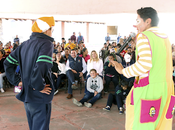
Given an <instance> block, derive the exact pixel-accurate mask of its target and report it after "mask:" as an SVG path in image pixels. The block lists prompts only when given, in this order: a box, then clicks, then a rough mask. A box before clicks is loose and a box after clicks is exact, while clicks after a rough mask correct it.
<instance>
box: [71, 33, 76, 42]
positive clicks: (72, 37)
mask: <svg viewBox="0 0 175 130" xmlns="http://www.w3.org/2000/svg"><path fill="white" fill-rule="evenodd" d="M70 39H71V42H73V41H74V42H76V36H75V32H73V35H72V36H71V37H70Z"/></svg>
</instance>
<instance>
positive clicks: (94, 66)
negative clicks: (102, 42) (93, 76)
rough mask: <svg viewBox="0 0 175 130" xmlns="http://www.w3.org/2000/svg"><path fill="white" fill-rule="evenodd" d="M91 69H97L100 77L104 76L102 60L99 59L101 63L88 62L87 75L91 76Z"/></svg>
mask: <svg viewBox="0 0 175 130" xmlns="http://www.w3.org/2000/svg"><path fill="white" fill-rule="evenodd" d="M91 69H95V70H96V71H97V73H98V74H99V75H101V76H102V75H103V74H102V72H103V61H102V60H101V59H99V61H91V62H90V60H88V62H87V71H88V73H87V75H89V72H90V70H91Z"/></svg>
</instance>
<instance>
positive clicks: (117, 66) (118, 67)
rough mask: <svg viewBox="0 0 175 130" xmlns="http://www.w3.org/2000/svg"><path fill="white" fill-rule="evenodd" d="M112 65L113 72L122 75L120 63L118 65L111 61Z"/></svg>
mask: <svg viewBox="0 0 175 130" xmlns="http://www.w3.org/2000/svg"><path fill="white" fill-rule="evenodd" d="M111 62H112V64H113V65H114V66H115V70H116V71H117V72H118V73H119V74H122V70H123V66H122V64H121V63H118V62H117V61H111Z"/></svg>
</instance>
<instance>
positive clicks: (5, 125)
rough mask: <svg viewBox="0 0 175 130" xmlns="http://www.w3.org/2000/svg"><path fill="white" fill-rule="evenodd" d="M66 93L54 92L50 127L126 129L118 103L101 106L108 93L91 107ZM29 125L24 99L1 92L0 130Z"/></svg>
mask: <svg viewBox="0 0 175 130" xmlns="http://www.w3.org/2000/svg"><path fill="white" fill-rule="evenodd" d="M66 96H67V94H65V93H64V91H61V92H59V93H58V94H57V95H56V96H54V99H53V103H52V115H51V123H50V130H124V124H125V115H119V113H118V110H117V107H116V106H113V107H112V110H111V111H110V112H106V111H103V110H102V108H103V107H104V106H105V104H106V101H107V96H108V95H105V96H103V98H102V99H101V100H99V101H97V103H96V104H94V106H93V107H92V108H87V107H77V106H75V105H74V104H73V103H72V100H67V99H66ZM74 97H75V98H76V99H78V100H79V99H81V98H82V97H83V94H80V93H79V90H74ZM28 129H29V128H28V124H27V118H26V114H25V110H24V106H23V103H22V102H20V101H18V100H17V99H16V98H15V93H13V89H8V90H7V91H6V93H3V94H2V93H0V130H28ZM173 130H175V119H174V120H173Z"/></svg>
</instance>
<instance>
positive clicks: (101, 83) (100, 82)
mask: <svg viewBox="0 0 175 130" xmlns="http://www.w3.org/2000/svg"><path fill="white" fill-rule="evenodd" d="M98 81H99V86H100V88H99V89H98V90H97V92H98V93H101V91H102V90H103V80H102V78H101V77H98Z"/></svg>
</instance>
